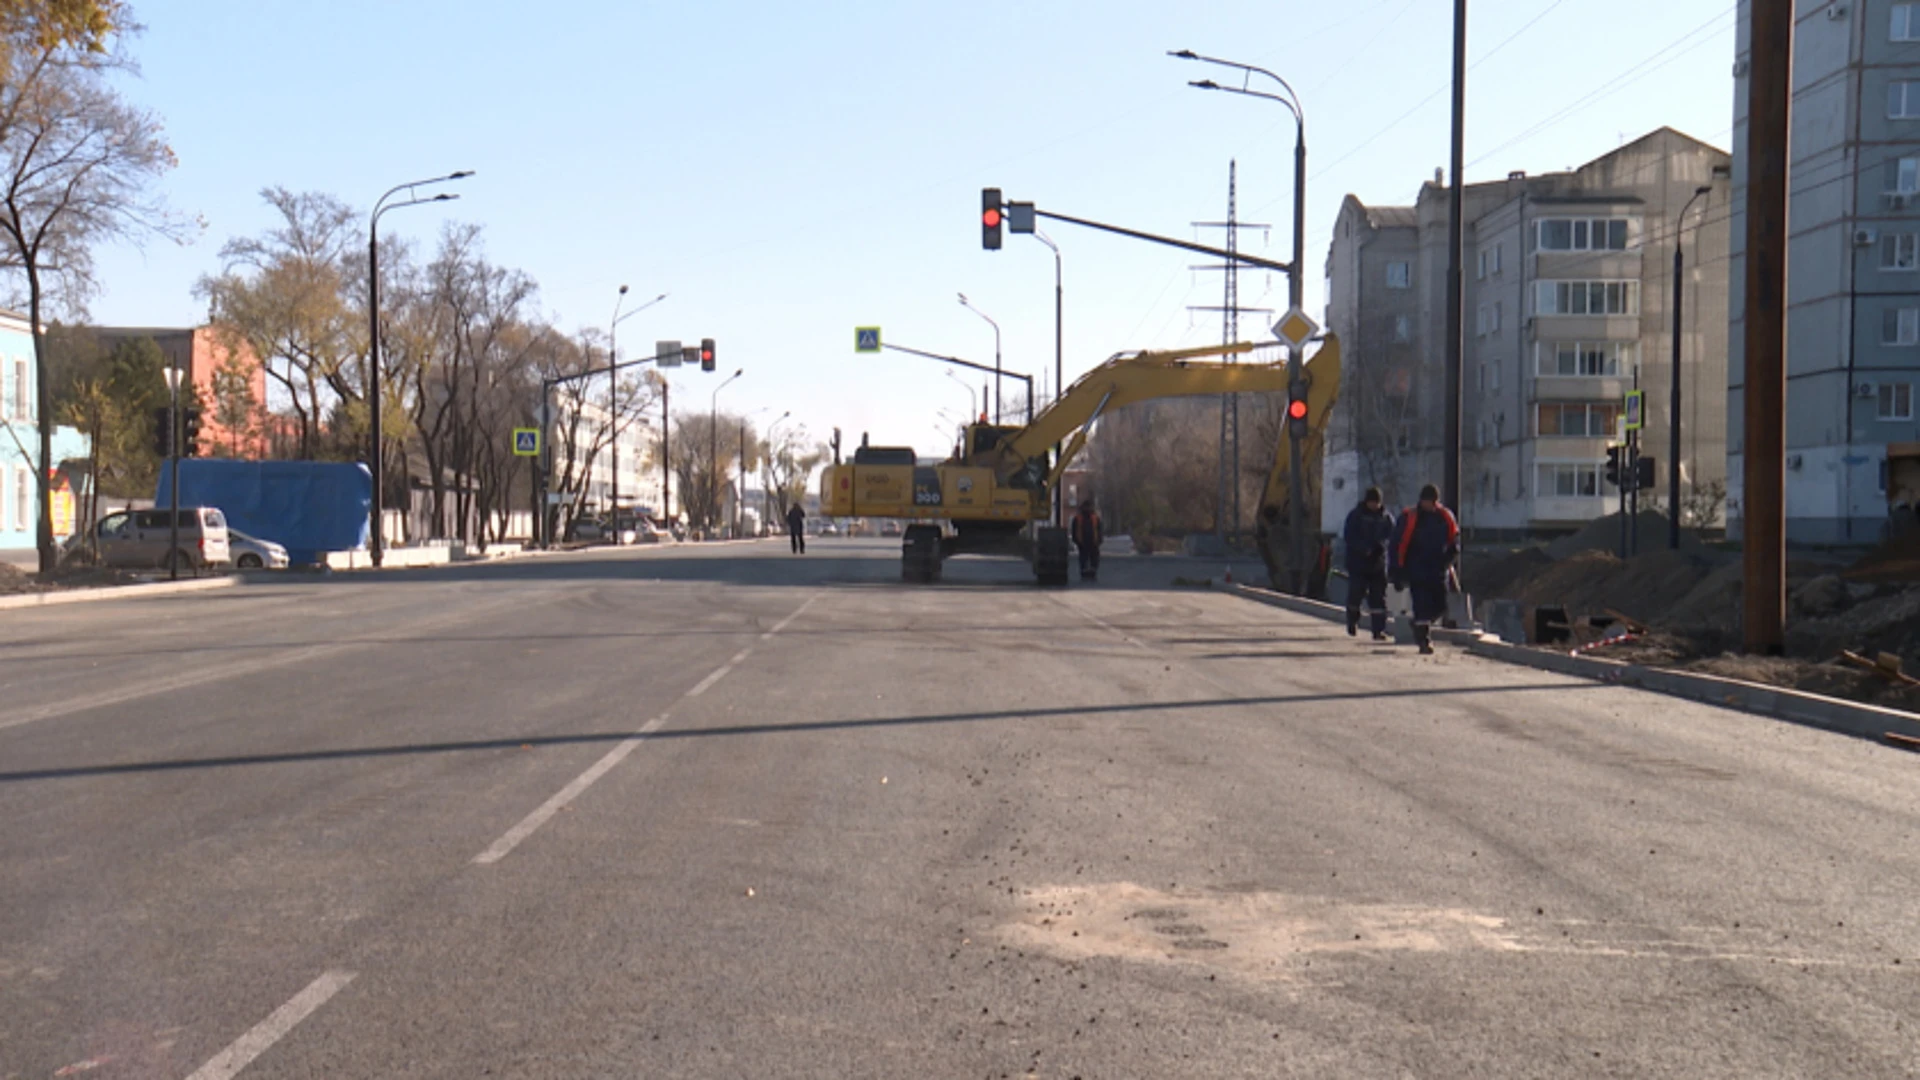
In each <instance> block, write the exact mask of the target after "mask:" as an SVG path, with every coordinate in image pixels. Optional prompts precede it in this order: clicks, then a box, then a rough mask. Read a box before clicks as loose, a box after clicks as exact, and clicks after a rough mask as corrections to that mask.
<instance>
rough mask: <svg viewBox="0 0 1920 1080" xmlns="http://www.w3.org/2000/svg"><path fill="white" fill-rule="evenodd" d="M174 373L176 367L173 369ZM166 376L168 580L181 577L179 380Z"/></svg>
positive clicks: (176, 579) (175, 377)
mask: <svg viewBox="0 0 1920 1080" xmlns="http://www.w3.org/2000/svg"><path fill="white" fill-rule="evenodd" d="M175 370H176V372H177V371H178V369H175ZM183 377H184V376H183V375H180V374H175V375H174V377H173V378H171V379H168V380H167V383H168V393H169V394H170V395H171V400H172V401H173V405H172V407H171V408H169V409H168V410H167V580H168V581H178V580H180V380H181V378H183Z"/></svg>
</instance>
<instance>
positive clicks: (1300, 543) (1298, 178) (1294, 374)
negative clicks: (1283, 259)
mask: <svg viewBox="0 0 1920 1080" xmlns="http://www.w3.org/2000/svg"><path fill="white" fill-rule="evenodd" d="M1167 55H1168V56H1176V57H1179V58H1180V59H1182V60H1197V61H1199V62H1201V63H1203V64H1212V65H1214V66H1216V67H1223V68H1230V69H1232V70H1234V71H1238V72H1240V74H1241V76H1242V80H1241V84H1240V85H1239V86H1222V85H1220V84H1219V83H1216V82H1214V81H1213V80H1212V79H1196V80H1194V81H1193V82H1191V83H1189V84H1188V85H1190V86H1196V87H1199V88H1200V89H1202V90H1221V91H1224V92H1226V93H1229V94H1240V95H1243V96H1245V97H1256V98H1264V99H1266V100H1267V101H1277V102H1279V103H1280V104H1281V105H1283V106H1285V107H1286V110H1287V111H1288V112H1289V113H1292V114H1293V135H1294V138H1293V258H1292V260H1291V262H1290V264H1289V267H1288V270H1287V306H1288V307H1289V308H1292V309H1296V310H1298V309H1300V308H1301V307H1302V306H1303V305H1304V302H1305V297H1306V277H1305V275H1304V273H1303V269H1304V268H1305V266H1306V262H1305V259H1306V254H1307V115H1306V112H1305V110H1303V109H1302V108H1301V107H1300V95H1298V94H1296V93H1294V91H1293V87H1291V86H1289V85H1287V80H1285V79H1283V78H1281V77H1280V76H1278V75H1275V74H1274V73H1273V72H1271V71H1268V70H1267V69H1266V68H1263V67H1255V66H1254V65H1252V64H1242V63H1240V62H1239V61H1236V60H1222V59H1220V58H1219V57H1216V56H1201V55H1200V54H1198V53H1196V52H1194V51H1193V50H1192V49H1181V50H1179V51H1178V52H1169V53H1168V54H1167ZM1255 75H1265V76H1266V77H1267V78H1269V79H1272V80H1273V81H1274V82H1276V83H1278V84H1279V85H1280V89H1282V90H1284V91H1285V92H1286V94H1285V96H1284V97H1283V96H1281V95H1280V94H1270V93H1267V92H1266V91H1264V90H1255V89H1253V88H1252V86H1250V85H1248V84H1250V83H1251V82H1252V81H1253V76H1255ZM1305 360H1306V355H1305V350H1304V349H1300V348H1294V347H1291V346H1289V347H1288V349H1287V381H1288V382H1299V381H1300V373H1301V365H1302V363H1303V362H1304V361H1305ZM1287 440H1288V449H1289V451H1291V452H1290V453H1289V454H1288V458H1289V460H1288V464H1287V489H1288V490H1287V528H1288V530H1289V531H1290V532H1292V534H1293V553H1292V558H1291V559H1290V560H1289V561H1290V563H1291V564H1292V571H1293V576H1294V578H1295V580H1294V581H1293V582H1292V583H1291V584H1292V585H1293V588H1294V591H1295V592H1305V591H1306V584H1307V572H1306V548H1305V546H1304V545H1305V535H1304V534H1305V524H1306V522H1305V519H1306V493H1305V492H1304V491H1303V490H1302V488H1303V487H1304V480H1303V477H1302V472H1303V470H1302V469H1301V463H1300V444H1301V438H1300V436H1298V435H1296V434H1293V432H1292V431H1291V430H1289V431H1288V434H1287ZM1448 494H1449V496H1450V497H1451V495H1452V493H1451V492H1449V493H1448Z"/></svg>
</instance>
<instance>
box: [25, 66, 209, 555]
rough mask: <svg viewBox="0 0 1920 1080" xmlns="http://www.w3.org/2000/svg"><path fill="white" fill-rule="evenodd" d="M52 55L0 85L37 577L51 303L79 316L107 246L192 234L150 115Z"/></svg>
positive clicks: (45, 481) (50, 414)
mask: <svg viewBox="0 0 1920 1080" xmlns="http://www.w3.org/2000/svg"><path fill="white" fill-rule="evenodd" d="M64 55H66V54H65V53H63V51H62V50H61V49H59V48H57V47H53V48H42V49H41V50H40V51H39V52H37V53H36V54H34V58H33V59H32V60H31V61H26V60H25V58H24V57H20V56H17V55H16V56H15V57H14V58H13V60H12V61H11V67H10V69H9V72H10V75H11V76H12V77H11V78H9V79H8V80H7V82H6V83H5V84H4V85H0V148H4V151H5V155H6V176H5V185H6V187H5V193H4V198H0V239H3V240H4V244H5V250H6V260H7V261H8V262H9V263H11V264H12V265H13V266H14V267H16V268H17V269H18V270H20V271H21V272H22V273H23V274H24V275H25V278H26V285H27V316H28V319H29V323H30V325H31V328H32V332H33V342H34V364H35V371H36V378H37V381H38V387H39V401H38V408H37V415H38V416H39V417H40V423H39V429H40V446H39V468H38V470H37V471H36V472H37V478H38V489H39V491H38V494H39V502H40V515H39V517H40V522H39V529H38V536H37V537H36V540H37V543H38V546H39V549H40V570H41V572H43V573H46V572H50V571H52V570H53V569H54V562H55V552H54V547H53V487H52V468H53V464H54V463H53V421H54V410H53V400H52V393H51V391H52V379H51V378H50V377H49V372H48V365H47V357H46V347H45V346H46V340H45V339H46V333H45V325H46V323H45V316H46V313H47V312H46V308H47V305H48V301H49V300H50V299H52V300H55V301H58V302H64V303H65V304H66V305H67V306H69V307H71V308H76V309H77V308H78V307H79V306H80V304H81V303H82V301H83V300H84V299H85V297H86V295H87V294H88V292H89V291H90V289H91V286H92V275H91V269H92V259H91V249H92V246H93V245H94V244H97V243H99V242H101V241H104V240H111V239H128V240H133V241H136V242H139V241H144V240H145V239H147V238H148V237H151V236H160V237H165V238H169V239H184V238H185V237H187V236H188V235H190V233H191V232H192V231H193V228H194V223H191V222H188V221H186V220H185V219H182V218H181V217H179V216H178V215H176V214H174V213H172V212H171V211H169V210H168V209H167V207H166V204H165V203H164V201H163V200H162V199H161V198H160V196H159V195H158V194H157V190H158V181H159V178H160V177H161V176H162V175H163V174H165V173H166V172H167V171H168V170H170V169H172V168H173V167H174V164H175V159H174V155H173V150H172V149H171V148H170V147H169V146H168V145H167V143H166V140H165V139H164V137H163V136H162V133H161V128H160V122H159V120H158V119H156V118H155V117H154V116H153V115H152V114H150V113H147V112H143V111H141V110H138V109H135V108H133V107H132V106H130V105H128V104H127V103H126V102H124V101H122V100H121V99H120V97H119V96H118V95H117V94H115V93H114V92H113V91H112V89H111V88H110V87H109V86H108V85H107V82H106V79H105V76H104V75H103V73H102V71H101V70H99V65H96V64H90V63H85V62H81V63H64V62H61V58H62V57H63V56H64Z"/></svg>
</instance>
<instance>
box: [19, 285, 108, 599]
mask: <svg viewBox="0 0 1920 1080" xmlns="http://www.w3.org/2000/svg"><path fill="white" fill-rule="evenodd" d="M87 448H88V443H87V438H86V436H84V435H82V434H81V433H80V432H78V431H76V430H74V429H73V428H70V427H59V426H56V427H55V428H54V429H53V461H52V463H51V468H52V472H53V534H54V536H55V537H56V538H64V537H66V536H68V535H69V534H71V533H72V532H73V530H74V528H75V527H76V514H77V511H78V505H79V504H78V500H77V495H79V494H80V493H81V492H80V491H79V489H80V488H82V487H84V485H85V484H86V482H87V480H86V478H85V476H84V470H83V471H82V473H81V474H80V475H78V476H74V475H70V473H69V471H68V470H67V469H66V468H65V467H64V466H65V465H66V464H67V463H68V462H84V461H85V460H86V457H87ZM39 454H40V399H39V387H38V384H37V383H36V382H35V380H34V363H33V333H32V329H31V324H30V323H28V322H27V317H26V316H24V315H19V314H15V313H14V312H11V311H0V559H4V560H5V561H8V562H12V563H19V564H31V562H32V560H33V558H34V552H35V548H36V546H37V544H38V539H37V537H38V533H39V523H40V489H39V485H38V484H37V483H36V482H35V480H34V476H35V474H36V473H37V471H38V468H39Z"/></svg>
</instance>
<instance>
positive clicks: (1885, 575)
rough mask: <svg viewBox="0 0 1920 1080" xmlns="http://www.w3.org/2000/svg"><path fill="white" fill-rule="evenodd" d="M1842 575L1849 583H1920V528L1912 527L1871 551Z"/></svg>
mask: <svg viewBox="0 0 1920 1080" xmlns="http://www.w3.org/2000/svg"><path fill="white" fill-rule="evenodd" d="M1840 576H1842V577H1844V578H1846V579H1847V580H1848V581H1867V582H1902V581H1906V582H1920V528H1909V529H1907V530H1906V531H1905V532H1903V533H1901V534H1900V535H1898V536H1896V537H1894V538H1893V539H1891V540H1888V541H1887V542H1886V543H1884V544H1881V545H1880V546H1879V547H1877V548H1874V549H1873V550H1872V551H1869V552H1867V553H1866V554H1865V555H1863V556H1861V558H1860V561H1859V562H1856V563H1854V564H1853V565H1852V566H1850V567H1848V568H1847V569H1845V570H1843V571H1841V574H1840Z"/></svg>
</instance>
